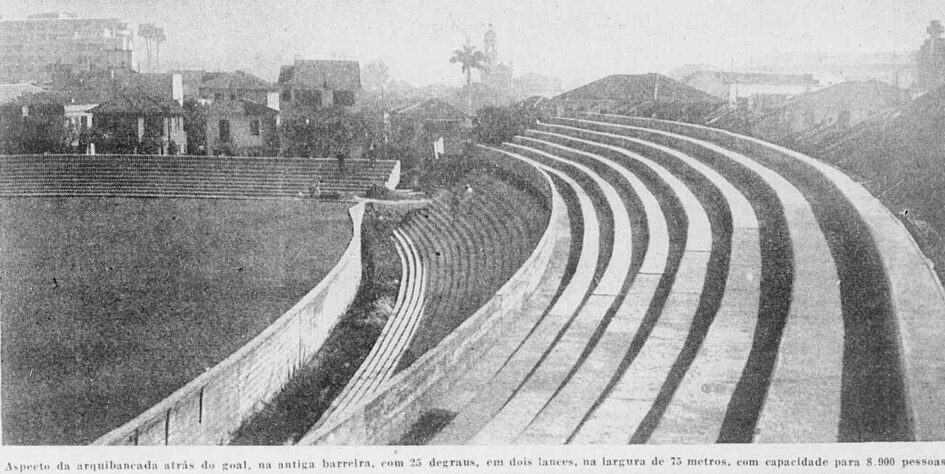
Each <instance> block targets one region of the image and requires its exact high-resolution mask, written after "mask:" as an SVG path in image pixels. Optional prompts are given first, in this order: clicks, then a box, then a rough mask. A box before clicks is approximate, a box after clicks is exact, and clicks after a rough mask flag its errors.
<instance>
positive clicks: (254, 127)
mask: <svg viewBox="0 0 945 474" xmlns="http://www.w3.org/2000/svg"><path fill="white" fill-rule="evenodd" d="M249 134H250V135H253V136H257V137H258V136H259V120H253V121H251V122H249Z"/></svg>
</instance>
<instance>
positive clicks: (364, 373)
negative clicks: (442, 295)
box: [316, 229, 427, 427]
mask: <svg viewBox="0 0 945 474" xmlns="http://www.w3.org/2000/svg"><path fill="white" fill-rule="evenodd" d="M392 239H393V240H394V242H395V248H396V250H397V255H398V257H399V258H400V262H401V269H402V276H401V280H400V285H399V288H398V292H397V301H396V303H395V305H394V307H393V309H392V310H391V314H390V317H389V318H388V320H387V323H386V324H385V325H384V329H382V330H381V334H380V336H378V338H377V340H376V341H375V343H374V346H373V347H372V348H371V352H370V353H369V354H368V356H367V358H366V359H365V360H364V362H362V363H361V366H360V367H359V368H358V370H357V372H355V374H354V375H353V376H352V377H351V379H350V381H349V382H348V384H347V385H346V386H345V388H344V390H343V391H342V393H341V394H339V395H338V396H337V397H336V398H335V400H334V401H333V402H332V404H331V406H330V407H329V408H328V410H326V411H325V413H324V414H323V415H322V419H321V420H322V421H320V422H319V423H318V424H317V425H316V427H317V426H320V425H321V424H322V423H326V422H329V420H331V417H332V416H336V415H337V416H344V414H345V412H346V410H348V409H349V408H351V407H353V406H355V405H357V404H358V403H359V402H360V401H361V400H363V399H364V398H365V397H368V396H370V395H371V394H372V393H373V392H374V391H375V390H377V389H378V387H380V386H381V384H383V383H384V382H385V381H387V380H389V379H390V377H391V376H392V375H393V373H394V368H396V367H397V364H398V362H399V361H400V358H401V357H403V353H404V350H405V349H406V347H407V343H408V342H409V341H410V338H411V337H412V336H413V333H414V332H415V331H416V329H417V324H418V322H419V321H420V319H421V318H422V316H423V304H424V295H425V292H426V291H425V290H426V286H427V271H426V267H425V265H424V263H423V261H422V260H421V258H420V252H419V251H418V250H417V248H416V246H415V245H414V242H413V239H412V238H411V237H410V236H409V235H408V234H406V233H404V232H403V231H401V230H399V229H395V230H394V232H393V236H392Z"/></svg>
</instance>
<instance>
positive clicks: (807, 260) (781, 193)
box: [562, 119, 844, 442]
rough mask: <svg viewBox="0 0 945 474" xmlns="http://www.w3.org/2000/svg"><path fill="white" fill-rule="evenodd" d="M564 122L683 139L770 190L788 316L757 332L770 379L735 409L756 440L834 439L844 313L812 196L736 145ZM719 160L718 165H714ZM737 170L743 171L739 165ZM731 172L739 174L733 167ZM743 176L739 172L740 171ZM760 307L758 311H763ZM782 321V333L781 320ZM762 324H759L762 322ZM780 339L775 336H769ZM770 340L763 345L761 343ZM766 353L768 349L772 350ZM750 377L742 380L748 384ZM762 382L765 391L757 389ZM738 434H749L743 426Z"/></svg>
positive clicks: (759, 372) (752, 373) (755, 370)
mask: <svg viewBox="0 0 945 474" xmlns="http://www.w3.org/2000/svg"><path fill="white" fill-rule="evenodd" d="M562 122H563V123H579V124H581V125H594V126H596V127H601V126H603V127H609V128H611V129H613V130H616V131H617V133H619V134H624V135H631V136H637V137H639V136H643V137H658V138H663V140H662V142H665V143H664V144H667V143H673V144H674V145H676V146H679V144H680V143H682V144H685V145H687V147H688V148H690V149H693V150H695V151H697V152H701V154H702V156H703V157H704V156H706V155H707V154H711V155H712V158H714V159H715V160H719V161H720V159H724V160H725V161H727V162H729V163H733V164H735V165H737V167H738V168H739V169H740V170H744V171H747V172H749V173H751V174H752V175H755V176H757V177H758V178H760V179H761V180H762V181H763V182H764V183H765V185H767V186H768V187H769V188H770V189H771V190H773V191H774V193H775V195H776V196H777V199H778V201H779V202H780V205H781V207H782V209H783V212H784V218H785V220H786V222H787V228H788V232H789V238H790V243H791V251H792V253H793V255H794V257H793V261H794V268H793V270H794V272H793V284H792V286H791V294H790V299H789V301H790V310H789V313H788V315H787V318H786V319H785V320H784V321H783V322H781V323H778V322H775V324H773V325H772V329H773V330H774V331H775V334H762V333H756V341H759V342H760V343H761V344H760V345H759V346H758V347H757V348H756V349H755V351H756V353H757V352H759V349H760V350H761V351H768V350H770V349H769V348H768V347H770V345H771V344H775V347H776V348H777V355H776V358H775V360H776V363H775V364H774V366H773V367H772V368H771V374H770V381H769V382H768V383H766V384H765V385H767V387H764V386H761V385H760V384H757V383H756V384H754V386H753V387H752V388H751V392H755V393H753V394H749V395H753V397H751V398H753V399H754V402H753V403H749V404H748V406H747V410H749V413H744V414H732V415H729V416H733V415H734V416H737V417H739V418H742V419H748V421H747V422H744V421H742V422H741V423H740V424H742V425H743V426H745V427H746V428H747V426H748V425H752V424H754V425H755V426H754V427H753V429H752V431H754V440H756V441H760V442H794V441H807V442H818V441H819V442H831V441H836V440H837V439H838V432H839V425H840V402H841V381H842V369H843V337H844V331H843V313H842V307H841V303H840V292H839V289H838V288H837V281H838V277H837V270H836V267H835V266H834V263H833V256H832V254H831V251H830V248H829V246H828V245H827V240H826V237H825V236H824V234H823V232H822V231H821V229H820V225H819V223H818V221H817V219H816V217H815V215H814V212H813V210H812V208H811V205H810V203H809V202H808V201H807V199H806V198H805V196H804V195H803V194H802V193H801V192H800V190H798V189H797V187H795V186H794V185H793V184H792V183H791V182H789V181H788V180H787V179H785V178H784V177H783V176H782V175H780V174H778V173H776V172H774V171H773V170H771V169H770V168H768V167H765V166H763V165H761V164H760V163H758V162H757V161H755V160H754V159H752V158H749V157H747V156H745V155H743V154H741V153H737V152H734V151H732V150H729V149H727V148H724V147H721V146H719V145H716V144H714V143H710V142H707V141H704V140H700V139H696V138H692V137H689V136H686V135H682V134H677V133H672V132H666V131H662V130H654V129H648V128H643V127H636V126H629V125H619V124H612V123H606V122H593V121H589V120H575V119H562ZM719 161H716V162H715V163H716V166H718V167H720V168H722V167H723V166H719ZM744 171H742V172H744ZM728 173H731V175H730V178H731V179H732V180H733V181H735V182H738V180H739V177H738V176H737V173H738V172H737V171H735V172H733V171H732V170H729V171H728ZM741 179H743V178H741ZM764 316H765V315H764V314H759V317H762V318H763V317H764ZM782 324H783V330H782V331H781V334H780V335H778V334H776V333H777V332H778V328H779V326H781V325H782ZM759 329H760V330H761V331H764V329H765V328H764V326H759ZM775 339H778V340H779V341H774V340H775ZM766 346H767V347H766ZM769 357H770V356H769ZM765 365H767V364H761V365H759V366H757V367H752V366H751V365H749V366H748V368H747V370H746V374H745V376H743V380H747V379H746V378H745V377H748V378H757V377H759V376H762V377H763V374H764V373H765V371H766V367H765ZM746 385H747V384H746ZM759 388H760V389H762V390H765V391H766V393H760V394H759V393H757V392H758V391H759ZM756 407H760V410H759V414H758V418H757V421H756V422H755V423H751V421H750V418H751V417H752V415H751V413H750V412H751V411H754V410H755V409H757V408H756ZM741 431H742V434H741V435H739V436H738V438H739V439H740V440H742V441H746V440H745V439H744V438H743V436H746V433H745V432H746V431H747V429H744V428H743V429H742V430H741Z"/></svg>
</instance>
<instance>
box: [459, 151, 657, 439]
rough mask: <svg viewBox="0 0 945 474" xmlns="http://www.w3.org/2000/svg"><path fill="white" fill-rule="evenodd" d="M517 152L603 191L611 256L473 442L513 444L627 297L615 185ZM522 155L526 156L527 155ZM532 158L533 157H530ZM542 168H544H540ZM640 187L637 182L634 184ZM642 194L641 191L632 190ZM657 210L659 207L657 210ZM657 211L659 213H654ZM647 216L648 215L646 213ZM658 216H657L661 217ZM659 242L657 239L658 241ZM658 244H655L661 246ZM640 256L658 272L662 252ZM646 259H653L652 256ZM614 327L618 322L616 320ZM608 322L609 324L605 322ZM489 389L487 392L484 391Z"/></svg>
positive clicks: (582, 169) (627, 252) (627, 245)
mask: <svg viewBox="0 0 945 474" xmlns="http://www.w3.org/2000/svg"><path fill="white" fill-rule="evenodd" d="M506 146H509V147H512V148H514V149H515V150H516V152H515V154H517V155H518V156H523V157H529V158H530V159H534V160H536V162H537V160H542V162H545V163H549V164H550V163H553V162H562V163H567V164H568V165H570V167H572V168H573V171H572V172H573V173H582V174H584V175H585V176H586V177H590V178H591V179H592V180H593V181H594V182H595V183H596V185H597V186H598V187H599V188H600V189H601V191H602V192H603V194H604V196H605V199H606V201H607V205H608V207H609V209H610V212H611V215H612V216H613V221H614V223H613V235H614V238H613V244H612V245H613V252H612V254H611V258H610V260H609V261H608V262H607V266H606V267H605V270H604V273H603V275H602V276H601V278H600V280H599V281H598V283H597V285H596V287H595V288H594V289H593V291H592V294H591V296H590V298H589V299H588V300H587V302H586V303H585V304H584V305H583V306H582V307H581V308H580V309H579V311H578V313H577V314H576V315H575V316H574V318H573V319H572V321H571V322H570V323H569V324H568V325H567V326H566V328H564V329H563V331H562V332H561V333H559V335H558V336H557V337H556V339H555V341H554V343H553V345H551V346H549V347H547V348H546V350H545V353H544V354H543V355H542V358H541V359H540V360H539V362H538V364H537V365H536V366H535V367H534V368H532V369H531V371H530V372H529V374H528V375H527V376H526V378H525V379H523V380H522V381H521V383H520V384H519V385H518V386H517V387H516V389H515V391H514V393H513V394H512V396H511V397H510V398H509V399H508V400H506V401H505V403H504V405H503V406H502V408H501V409H500V410H499V411H498V412H497V413H496V414H495V415H494V416H493V418H492V419H491V420H490V421H489V423H487V424H486V425H485V426H484V427H483V428H482V429H481V430H480V431H479V432H478V433H477V434H476V436H475V437H474V438H473V439H472V440H471V442H472V443H476V444H496V443H509V442H512V441H513V440H515V439H516V438H517V437H518V436H519V435H520V434H521V433H522V432H523V431H524V430H525V429H526V427H527V426H528V425H529V423H531V422H532V420H533V419H534V417H535V416H536V415H537V414H538V413H539V412H540V411H541V409H542V408H543V407H544V406H545V404H547V403H548V401H549V400H550V399H551V398H552V397H553V396H554V394H555V393H557V392H558V391H559V390H560V389H561V387H562V386H563V384H565V383H566V382H567V381H568V380H570V379H571V377H572V376H573V375H574V374H575V373H576V370H577V368H578V367H579V366H580V364H582V362H583V360H584V359H585V358H586V357H587V356H588V355H589V354H588V353H587V352H588V349H590V348H592V347H594V344H596V343H597V342H598V341H599V337H600V333H601V331H602V328H604V327H607V326H608V323H609V322H612V321H613V320H614V316H616V315H617V312H616V310H617V309H618V305H619V304H620V302H621V301H622V300H623V297H624V296H625V294H626V291H627V287H628V283H629V281H630V279H632V276H633V275H632V274H631V273H630V270H631V262H632V257H633V252H634V250H633V241H632V238H631V235H632V234H631V227H630V218H629V215H630V213H629V211H628V210H627V207H626V204H625V203H624V201H623V199H622V198H621V196H620V195H619V193H618V192H617V190H616V189H615V187H614V186H613V185H612V184H611V183H610V182H609V181H607V180H605V179H603V178H602V177H601V176H600V175H598V174H597V173H595V172H594V171H593V170H592V169H590V168H588V167H587V166H585V165H583V164H580V163H578V162H576V161H570V160H563V159H561V158H560V157H558V156H555V155H552V154H549V153H545V152H542V151H540V150H537V149H534V148H527V147H523V146H520V145H516V144H513V143H510V144H506ZM526 154H527V155H526ZM531 157H534V158H531ZM542 165H543V166H544V164H542ZM635 184H639V185H640V186H641V188H642V184H640V183H639V181H637V182H636V183H635ZM637 191H638V192H640V193H646V192H647V191H646V190H645V188H643V189H640V190H637ZM649 198H650V200H644V202H645V203H647V204H651V205H654V206H657V205H656V200H655V199H653V198H652V195H650V196H649ZM657 209H658V206H657ZM656 212H657V213H658V212H659V211H658V210H657V211H656ZM648 214H649V213H648ZM660 217H662V216H660ZM662 229H663V235H662V236H660V237H661V238H662V242H661V244H662V246H663V248H665V245H666V242H665V241H666V238H665V223H662ZM660 240H661V239H660V238H658V239H656V241H657V242H660ZM660 247H661V245H660V244H657V245H654V248H660ZM648 250H649V249H647V252H644V257H643V263H642V267H641V268H646V269H647V270H648V271H654V270H655V271H659V272H662V265H664V264H665V258H666V251H665V250H664V251H662V252H654V253H653V254H651V253H650V252H649V251H648ZM651 255H656V256H655V257H651ZM660 259H662V262H660ZM616 319H617V321H618V324H616V325H615V327H617V326H619V321H620V320H621V318H616ZM608 320H609V321H608ZM582 349H584V350H582ZM486 389H487V390H488V388H486Z"/></svg>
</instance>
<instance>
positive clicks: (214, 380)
mask: <svg viewBox="0 0 945 474" xmlns="http://www.w3.org/2000/svg"><path fill="white" fill-rule="evenodd" d="M349 213H350V215H351V225H352V232H351V241H350V242H349V243H348V247H347V248H346V249H345V251H344V254H342V256H341V258H340V259H339V260H338V263H337V264H335V266H334V268H332V270H331V271H330V272H329V273H328V275H326V276H325V278H323V279H322V281H321V282H319V283H318V285H316V286H315V288H314V289H312V290H311V291H310V292H309V293H308V294H306V295H305V296H304V297H303V298H302V300H301V301H299V302H298V303H296V305H295V306H293V307H292V309H290V310H289V311H287V312H286V313H285V314H283V315H282V316H281V317H279V319H277V320H276V321H275V322H273V323H272V324H271V325H270V326H269V327H267V328H266V329H265V330H263V332H262V333H260V334H259V335H258V336H256V337H255V338H253V339H252V340H251V341H250V342H248V343H247V344H246V345H245V346H243V347H242V348H240V349H239V350H238V351H236V352H235V353H233V354H232V355H231V356H229V357H227V358H226V359H224V360H223V361H222V362H220V363H219V364H217V365H216V366H214V367H213V368H212V369H210V370H209V371H207V372H206V373H204V374H203V375H201V376H199V377H197V378H196V379H194V380H193V381H191V382H190V383H188V384H187V385H185V386H184V387H182V388H180V389H179V390H177V391H176V392H174V393H173V394H171V396H169V397H167V398H165V399H164V400H163V401H161V402H160V403H158V404H157V405H155V406H154V407H152V408H150V409H148V410H147V411H145V412H144V413H142V414H141V415H139V416H137V417H136V418H134V419H133V420H131V421H129V422H128V423H125V424H124V425H122V426H121V427H119V428H117V429H115V430H113V431H111V432H109V433H108V434H106V435H104V436H102V437H101V438H99V439H98V440H96V441H95V442H94V443H93V444H96V445H199V444H224V443H226V442H228V441H229V439H230V435H231V434H232V433H233V432H234V431H235V430H236V429H237V428H238V427H239V426H240V424H241V423H242V422H243V421H244V420H246V419H247V418H248V417H249V416H251V415H252V414H254V413H256V412H257V411H258V410H259V409H260V408H261V407H262V406H263V405H264V404H265V403H266V402H267V401H269V400H271V399H272V397H273V396H275V395H276V394H277V393H278V392H279V391H280V390H281V389H282V387H283V386H284V385H285V384H286V382H288V381H289V379H290V377H291V376H292V373H293V372H294V371H295V370H296V369H297V368H299V367H300V366H301V365H302V364H303V363H305V362H306V361H307V360H309V358H310V357H311V356H312V355H314V354H315V352H316V351H318V349H319V348H320V347H321V345H322V343H323V342H324V341H325V339H326V338H327V337H328V334H329V333H330V332H331V329H332V328H333V327H334V326H335V324H336V323H337V322H338V319H339V318H340V317H341V316H342V315H343V314H344V313H345V311H347V308H348V305H350V304H351V302H352V301H353V300H354V297H355V294H356V293H357V290H358V286H359V284H360V282H361V222H362V219H363V216H364V204H363V203H359V204H356V205H355V206H353V207H352V208H351V210H350V211H349Z"/></svg>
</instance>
